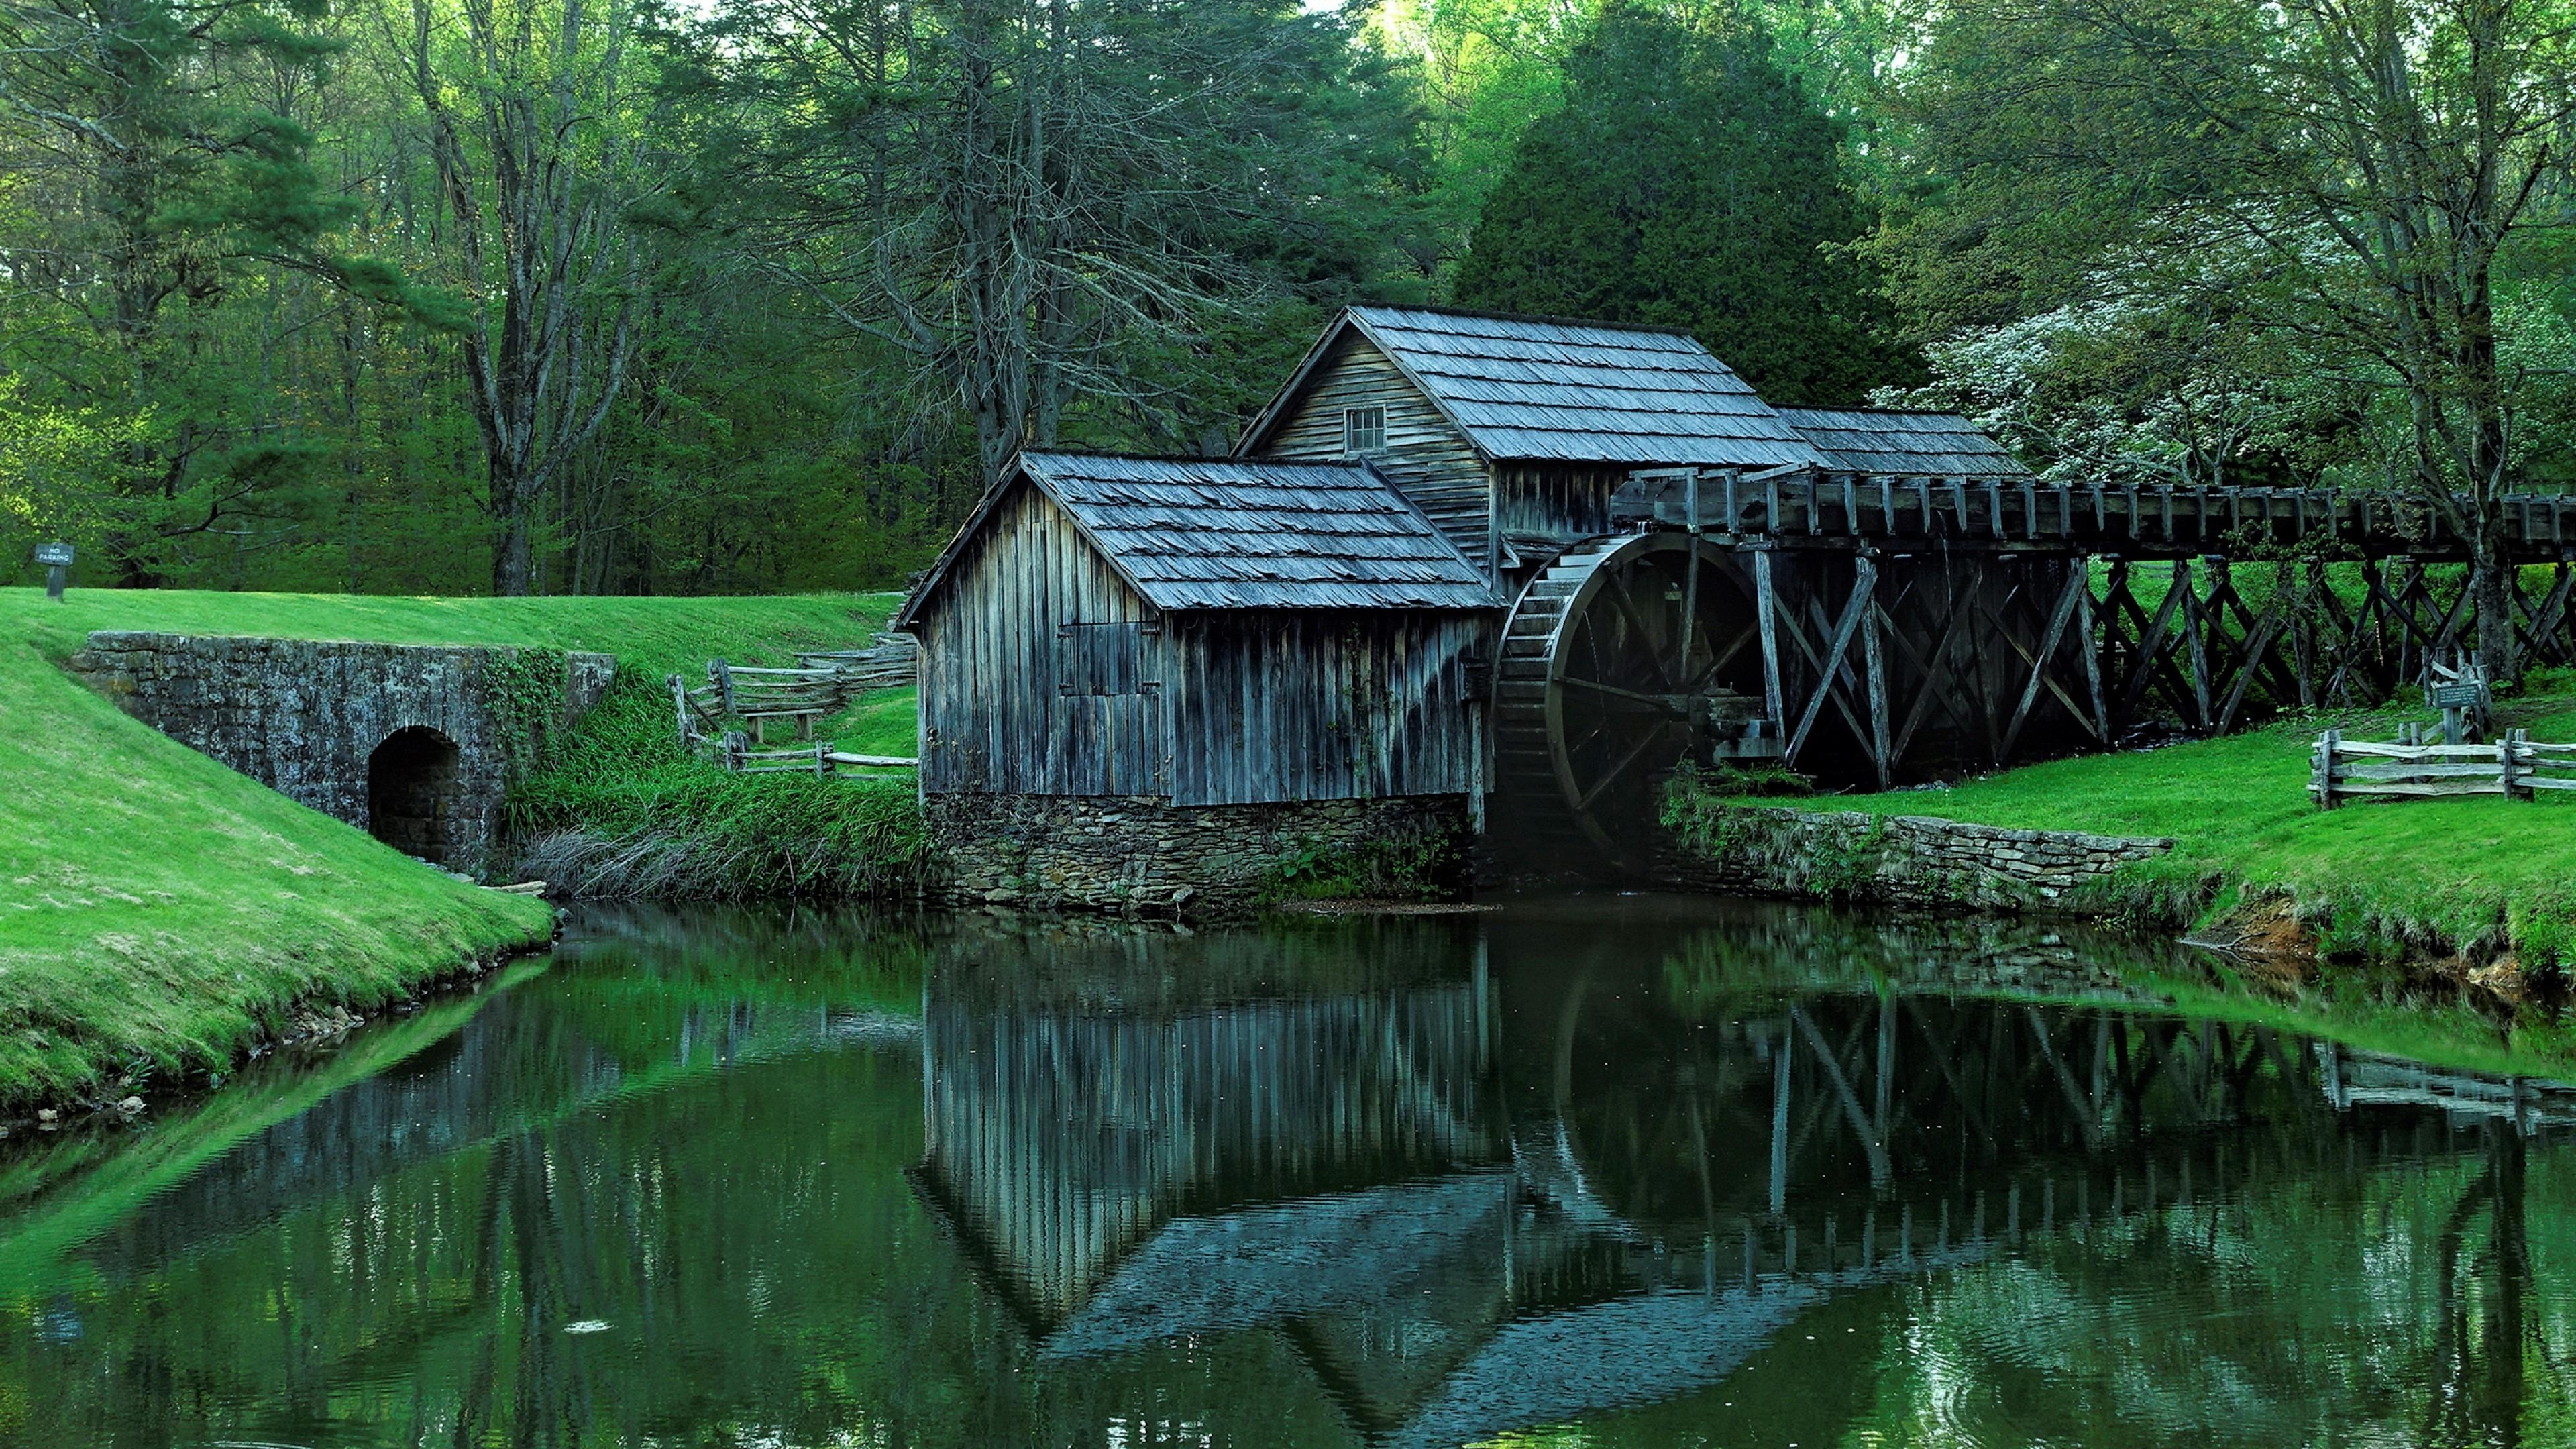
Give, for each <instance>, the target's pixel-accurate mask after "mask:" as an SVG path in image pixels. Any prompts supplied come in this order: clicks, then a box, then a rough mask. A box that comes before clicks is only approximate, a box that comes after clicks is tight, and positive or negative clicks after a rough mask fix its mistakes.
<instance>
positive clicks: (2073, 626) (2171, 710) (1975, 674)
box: [1495, 469, 2576, 857]
mask: <svg viewBox="0 0 2576 1449" xmlns="http://www.w3.org/2000/svg"><path fill="white" fill-rule="evenodd" d="M1611 514H1612V519H1613V523H1614V527H1615V528H1616V529H1618V530H1620V531H1617V532H1613V533H1610V534H1605V535H1602V536H1599V537H1595V538H1591V539H1586V540H1582V541H1580V542H1577V543H1575V544H1573V545H1572V546H1570V547H1564V546H1561V545H1551V544H1545V543H1542V542H1541V541H1539V540H1534V539H1533V540H1523V539H1514V540H1512V542H1513V543H1514V545H1515V546H1516V548H1520V549H1521V550H1522V551H1523V554H1524V556H1525V557H1528V556H1530V555H1535V556H1536V558H1537V559H1538V560H1542V561H1541V562H1539V563H1538V565H1537V567H1536V569H1535V571H1534V572H1532V573H1531V574H1530V575H1529V576H1528V581H1527V582H1526V583H1525V584H1524V585H1523V587H1522V589H1521V590H1520V593H1519V596H1518V600H1517V602H1516V604H1515V607H1514V610H1513V613H1512V615H1511V618H1510V621H1509V623H1508V624H1507V625H1506V628H1505V634H1504V638H1503V641H1502V644H1501V646H1500V669H1499V674H1498V678H1497V688H1496V699H1495V740H1496V778H1497V784H1498V785H1499V786H1500V787H1501V789H1502V790H1503V791H1504V792H1505V794H1506V796H1507V797H1508V803H1509V804H1510V806H1511V808H1512V811H1513V813H1514V814H1515V815H1516V816H1517V817H1518V819H1519V820H1520V821H1521V823H1522V828H1523V829H1524V830H1525V831H1527V832H1528V833H1530V834H1532V835H1533V836H1535V837H1536V838H1537V839H1538V840H1539V841H1541V842H1542V843H1547V842H1556V841H1563V842H1565V843H1568V844H1572V843H1577V842H1587V843H1589V844H1590V845H1592V846H1594V847H1595V848H1598V849H1602V850H1606V851H1609V852H1610V853H1611V854H1612V855H1613V856H1614V857H1615V856H1616V855H1617V854H1618V852H1619V851H1620V850H1621V849H1622V848H1623V847H1622V845H1621V842H1622V841H1625V840H1633V839H1635V838H1636V832H1635V831H1634V830H1633V829H1630V828H1628V827H1629V826H1630V825H1632V824H1633V822H1635V821H1636V820H1637V818H1638V817H1639V813H1640V812H1641V811H1642V812H1645V813H1646V814H1651V811H1652V805H1651V784H1650V782H1651V781H1652V780H1654V779H1659V778H1661V777H1662V775H1663V774H1664V773H1666V772H1668V771H1669V770H1670V769H1671V768H1672V767H1673V766H1674V765H1675V764H1676V763H1678V762H1679V761H1681V760H1683V759H1697V760H1700V761H1702V762H1708V761H1710V760H1712V759H1726V758H1730V757H1732V758H1738V759H1741V758H1744V757H1747V756H1771V757H1775V758H1778V759H1780V760H1782V761H1784V762H1785V763H1786V764H1787V765H1788V766H1789V767H1791V768H1793V769H1796V770H1799V771H1801V772H1803V773H1807V774H1811V775H1815V776H1817V777H1819V778H1822V779H1825V780H1827V781H1829V782H1831V783H1836V784H1851V785H1875V786H1878V787H1882V788H1883V787H1885V786H1888V785H1891V784H1895V783H1898V782H1900V781H1905V780H1915V779H1928V778H1940V777H1946V776H1954V775H1957V774H1962V773H1967V772H1972V771H1978V770H1985V769H1993V768H1999V767H2001V766H2004V765H2007V764H2012V763H2015V762H2018V761H2023V760H2029V759H2035V758H2042V757H2046V756H2049V755H2056V754H2064V753H2069V752H2073V751H2077V750H2082V749H2100V748H2109V747H2112V746H2115V745H2117V744H2119V743H2121V742H2123V741H2126V740H2135V739H2138V738H2142V737H2148V736H2152V735H2154V734H2158V733H2163V734H2172V733H2177V732H2179V733H2190V734H2220V733H2225V732H2227V731H2230V730H2233V729H2235V728H2237V727H2239V726H2240V725H2243V724H2245V723H2247V722H2248V721H2251V720H2254V719H2257V718H2261V717H2263V716H2266V715H2268V714H2271V713H2274V712H2277V711H2280V710H2284V709H2293V708H2301V709H2304V708H2318V707H2327V706H2349V705H2356V704H2364V703H2370V702H2375V701H2377V700H2380V699H2384V698H2387V697H2388V696H2389V695H2391V694H2392V693H2393V692H2394V691H2396V690H2397V689H2399V688H2400V687H2402V686H2404V685H2407V684H2410V683H2414V682H2417V681H2419V680H2420V679H2421V678H2422V677H2423V676H2424V674H2425V671H2426V669H2427V667H2428V665H2429V664H2430V663H2431V662H2432V661H2434V660H2436V659H2442V658H2448V657H2452V656H2456V655H2459V654H2463V653H2465V652H2466V651H2467V650H2468V649H2469V648H2470V647H2472V646H2473V645H2474V643H2475V638H2474V635H2475V621H2474V607H2473V603H2472V599H2471V595H2470V581H2469V577H2468V573H2469V570H2468V569H2467V568H2466V567H2465V560H2466V558H2467V556H2468V550H2467V547H2466V545H2465V543H2464V542H2463V541H2462V540H2461V538H2460V537H2459V536H2458V534H2457V533H2456V532H2455V531H2454V530H2453V529H2452V528H2451V527H2450V525H2449V523H2448V522H2446V521H2445V519H2444V518H2443V516H2442V514H2441V512H2440V511H2439V510H2435V509H2432V508H2429V507H2427V506H2425V505H2424V504H2422V503H2421V502H2419V501H2416V500H2410V499H2404V498H2398V499H2391V498H2390V497H2387V496H2384V495H2355V494H2343V493H2338V492H2330V491H2326V490H2301V489H2262V488H2193V487H2182V486H2153V485H2111V484H2102V485H2072V484H2050V483H2043V482H2037V481H2033V480H2027V479H2008V480H2007V479H1975V478H1902V477H1892V476H1877V475H1863V474H1849V473H1844V474H1828V473H1818V472H1815V471H1813V470H1803V471H1802V470H1788V469H1784V470H1774V471H1772V472H1769V473H1745V472H1742V471H1740V470H1698V471H1690V470H1654V471H1647V472H1641V473H1637V474H1634V475H1632V477H1631V479H1630V482H1629V484H1628V486H1627V487H1626V488H1624V489H1622V490H1621V491H1620V492H1619V494H1618V495H1617V496H1616V497H1615V498H1614V500H1613V503H1612V509H1611ZM2571 515H2576V501H2571V500H2569V499H2566V498H2561V497H2557V496H2553V495H2541V494H2534V495H2517V496H2514V497H2510V498H2508V499H2507V500H2506V505H2505V517H2506V523H2507V549H2508V556H2509V557H2510V558H2511V559H2512V560H2513V561H2514V563H2515V564H2516V568H2515V571H2514V574H2513V576H2512V578H2511V579H2510V581H2509V585H2508V589H2507V594H2508V598H2509V602H2510V604H2511V607H2512V610H2513V615H2514V625H2515V629H2516V635H2517V638H2518V641H2519V648H2520V651H2521V655H2522V658H2523V659H2524V660H2525V661H2527V662H2529V663H2534V664H2564V663H2576V629H2571V625H2576V607H2571V605H2576V598H2571V593H2572V592H2576V568H2571V561H2576V516H2571ZM1558 548H1561V551H1556V552H1554V553H1553V554H1552V556H1551V553H1550V550H1551V549H1558Z"/></svg>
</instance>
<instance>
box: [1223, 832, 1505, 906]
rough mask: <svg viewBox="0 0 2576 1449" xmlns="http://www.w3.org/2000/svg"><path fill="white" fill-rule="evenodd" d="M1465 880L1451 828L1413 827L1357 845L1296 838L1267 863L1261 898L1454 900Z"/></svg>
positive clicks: (1462, 846)
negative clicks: (1270, 865)
mask: <svg viewBox="0 0 2576 1449" xmlns="http://www.w3.org/2000/svg"><path fill="white" fill-rule="evenodd" d="M1466 881H1467V846H1466V842H1465V841H1463V840H1461V839H1460V838H1459V837H1458V835H1457V834H1456V833H1455V832H1453V831H1446V830H1435V829H1427V828H1426V829H1415V830H1409V831H1404V832H1401V833H1398V834H1394V835H1387V836H1380V837H1376V838H1374V839H1370V840H1364V841H1361V842H1359V843H1358V844H1356V845H1354V844H1350V843H1348V842H1344V841H1338V840H1327V839H1322V838H1312V837H1310V838H1306V839H1301V840H1299V841H1297V842H1295V843H1294V844H1292V845H1291V846H1290V847H1289V848H1288V849H1287V850H1286V851H1285V852H1283V853H1282V854H1281V855H1280V857H1279V859H1278V861H1277V862H1276V863H1275V864H1274V865H1273V866H1272V867H1271V871H1270V876H1269V879H1268V880H1267V881H1266V882H1264V884H1263V886H1262V889H1261V898H1262V899H1263V900H1266V901H1330V900H1377V901H1440V900H1454V899H1456V898H1457V896H1458V895H1459V893H1460V892H1461V891H1462V890H1464V889H1465V887H1466Z"/></svg>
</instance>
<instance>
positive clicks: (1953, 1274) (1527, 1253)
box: [0, 897, 2576, 1449]
mask: <svg viewBox="0 0 2576 1449" xmlns="http://www.w3.org/2000/svg"><path fill="white" fill-rule="evenodd" d="M2201 969H2202V967H2201V966H2200V965H2199V964H2197V963H2195V962H2194V961H2192V960H2190V959H2189V958H2187V957H2185V956H2183V955H2181V954H2179V948H2160V947H2152V946H2145V945H2138V944H2133V943H2126V942H2122V941H2118V940H2115V939H2109V938H2100V939H2097V938H2090V937H2083V936H2076V935H2071V934H2069V935H2060V934H2051V933H2048V932H2046V931H2043V930H2037V929H2031V928H2019V927H2011V926H2006V925H2000V924H1993V923H1980V922H1951V923H1932V924H1925V923H1912V924H1908V923H1900V922H1892V921H1875V920H1867V919H1861V918H1856V917H1851V916H1845V915H1839V914H1834V913H1830V912H1824V911H1815V910H1800V909H1792V908H1785V907H1764V906H1752V905H1743V904H1734V903H1726V902H1712V901H1682V900H1673V899H1658V898H1652V897H1644V898H1624V899H1623V898H1607V899H1566V900H1541V901H1529V902H1521V903H1517V904H1514V905H1512V906H1510V907H1508V908H1506V909H1505V910H1503V911H1501V912H1498V913H1492V914H1484V915H1476V916H1461V917H1437V918H1420V919H1384V918H1380V919H1360V920H1338V921H1337V920H1315V921H1311V922H1292V923H1284V924H1276V925H1271V926H1265V927H1262V928H1259V929H1247V930H1241V931H1209V932H1200V933H1188V932H1175V931H1172V930H1170V929H1165V928H1148V927H1135V926H1124V925H1113V924H1108V923H1101V922H1085V921H1047V920H1034V919H1033V920H1006V919H999V918H966V919H939V918H900V917H887V916H881V915H870V914H864V913H836V912H819V913H818V912H813V911H803V912H789V911H778V912H766V913H761V912H730V911H712V910H705V911H690V912H664V911H654V910H642V909H635V910H626V909H604V908H591V909H588V910H586V911H584V912H583V913H582V914H581V915H580V916H579V917H578V918H577V919H576V921H575V922H574V925H573V927H572V929H571V931H570V933H569V934H568V936H567V938H566V940H565V942H564V943H563V945H562V947H561V948H560V949H559V950H558V951H557V952H556V953H555V954H554V956H553V958H552V959H551V960H550V961H548V962H543V963H532V964H529V965H525V966H522V967H520V968H517V969H515V970H514V971H512V972H511V973H510V974H509V976H508V977H507V979H504V980H501V981H497V982H495V983H494V984H492V985H491V986H490V987H488V988H486V989H485V990H483V991H481V992H479V993H476V994H473V995H470V996H456V997H449V998H445V999H441V1000H435V1001H432V1002H430V1003H428V1004H427V1005H426V1006H425V1007H424V1008H423V1009H422V1010H420V1011H419V1012H417V1013H416V1014H414V1015H411V1016H408V1017H403V1018H399V1019H395V1020H393V1021H390V1022H387V1023H383V1024H378V1025H374V1026H370V1027H368V1028H366V1029H365V1030H362V1031H360V1032H357V1033H355V1034H353V1035H352V1036H350V1037H349V1038H348V1039H347V1040H346V1041H345V1042H343V1043H341V1044H339V1045H338V1046H337V1047H336V1048H335V1049H333V1050H331V1051H328V1052H321V1053H315V1054H310V1055H307V1056H303V1057H299V1058H297V1059H293V1060H271V1061H269V1062H266V1063H262V1064H259V1066H258V1067H257V1068H255V1069H254V1070H252V1071H250V1072H248V1073H245V1075H244V1078H243V1080H241V1081H239V1082H237V1083H235V1084H234V1085H232V1086H230V1087H228V1088H227V1089H225V1090H224V1091H222V1092H220V1093H216V1094H214V1095H212V1096H211V1097H208V1098H206V1099H204V1100H203V1101H201V1102H199V1103H197V1104H195V1105H194V1106H193V1107H190V1108H187V1109H185V1110H174V1111H170V1112H167V1113H163V1114H159V1115H158V1116H157V1117H156V1118H155V1119H154V1120H151V1121H149V1122H147V1123H146V1124H145V1125H141V1126H137V1127H131V1128H124V1129H115V1130H109V1129H103V1128H102V1129H93V1130H86V1131H82V1132H70V1133H64V1134H59V1135H57V1136H56V1137H55V1138H53V1139H50V1140H47V1141H45V1142H43V1143H40V1144H37V1145H34V1146H32V1147H29V1146H20V1147H18V1148H16V1149H14V1151H13V1153H12V1154H11V1155H10V1156H8V1157H5V1158H0V1204H5V1211H6V1216H5V1218H0V1442H6V1443H12V1444H27V1445H47V1446H57V1445H120V1446H122V1445H164V1444H168V1445H260V1446H281V1445H283V1446H324V1445H332V1446H338V1445H430V1444H437V1445H530V1446H570V1445H584V1446H608V1445H617V1446H630V1445H631V1446H643V1445H702V1444H727V1445H764V1446H789V1445H883V1446H909V1445H961V1446H988V1445H990V1446H1015V1445H1047V1446H1055V1445H1063V1446H1101V1449H1133V1446H1145V1445H1161V1444H1189V1445H1242V1446H1287V1445H1406V1446H1411V1445H1420V1446H1447V1445H1457V1444H1510V1445H1587V1446H1631V1445H1635V1446H1646V1445H1655V1446H1663V1445H1673V1446H1679V1445H1727V1446H1737V1445H1744V1446H1824V1445H1977V1446H1984V1445H2015V1446H2018V1445H2041V1444H2047V1445H2085V1446H2150V1445H2153V1446H2163V1445H2178V1444H2216V1445H2248V1446H2253V1445H2261V1446H2267V1449H2268V1446H2281V1445H2293V1444H2355V1445H2359V1444H2368V1445H2391V1444H2407V1445H2465V1444H2495V1445H2507V1444H2530V1445H2557V1444H2568V1443H2576V1366H2571V1364H2570V1360H2569V1355H2570V1353H2571V1352H2576V1213H2571V1211H2570V1209H2571V1208H2576V1089H2571V1088H2568V1087H2565V1086H2561V1085H2557V1084H2553V1083H2549V1082H2545V1081H2535V1080H2529V1079H2523V1078H2513V1077H2502V1076H2493V1075H2486V1074H2481V1073H2477V1072H2471V1071H2466V1070H2453V1069H2442V1068H2436V1067H2432V1066H2426V1065H2422V1064H2419V1063H2415V1062H2411V1061H2407V1060H2403V1059H2399V1058H2394V1057H2389V1056H2385V1055H2379V1054H2374V1053H2371V1052H2367V1051H2361V1050H2357V1049H2354V1048H2351V1047H2346V1046H2337V1045H2334V1044H2331V1043H2328V1042H2325V1041H2321V1040H2316V1039H2309V1038H2304V1037H2301V1036H2298V1035H2296V1034H2293V1033H2291V1032H2289V1031H2286V1030H2283V1029H2281V1028H2279V1027H2277V1026H2270V1025H2264V1024H2262V1023H2263V1021H2264V1020H2265V1019H2266V1018H2265V1016H2264V1014H2263V1013H2261V1012H2259V1011H2246V1012H2236V1013H2231V1014H2223V1015H2217V1016H2204V1017H2195V1016H2192V1015H2188V1014H2181V1013H2177V1012H2176V1011H2174V1010H2172V1009H2170V1008H2169V1007H2167V1006H2165V1005H2164V1004H2162V998H2161V997H2160V996H2158V995H2155V994H2151V993H2148V992H2145V991H2143V990H2141V989H2140V987H2139V985H2138V983H2140V982H2141V981H2147V980H2152V979H2154V978H2155V977H2156V976H2157V975H2159V974H2162V975H2165V976H2168V977H2173V978H2176V979H2180V978H2187V977H2189V976H2190V975H2192V974H2193V973H2195V972H2197V971H2200V970H2201ZM2194 999H2205V998H2194Z"/></svg>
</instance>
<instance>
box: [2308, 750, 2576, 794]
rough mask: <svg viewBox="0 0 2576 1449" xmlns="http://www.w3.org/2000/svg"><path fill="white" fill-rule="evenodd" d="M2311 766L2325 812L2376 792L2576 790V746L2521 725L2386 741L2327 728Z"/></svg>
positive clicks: (2311, 789) (2311, 786) (2312, 788)
mask: <svg viewBox="0 0 2576 1449" xmlns="http://www.w3.org/2000/svg"><path fill="white" fill-rule="evenodd" d="M2309 769H2310V774H2309V780H2308V793H2309V794H2310V795H2312V796H2314V797H2315V798H2316V802H2317V804H2318V805H2319V806H2321V807H2323V808H2325V809H2328V810H2331V809H2333V808H2334V807H2335V806H2336V805H2338V804H2340V803H2342V802H2343V801H2345V800H2348V799H2353V798H2356V797H2371V796H2379V797H2395V798H2400V799H2431V798H2436V797H2441V796H2451V795H2501V796H2504V797H2506V798H2508V799H2511V798H2515V797H2519V798H2521V799H2525V800H2528V799H2532V798H2534V797H2535V796H2536V794H2537V792H2539V791H2542V790H2576V745H2551V744H2535V743H2533V742H2532V740H2531V738H2530V735H2529V733H2528V732H2527V731H2524V730H2512V731H2508V732H2507V733H2506V735H2505V736H2504V738H2502V739H2500V740H2497V741H2495V742H2494V743H2493V744H2475V745H2472V744H2456V745H2453V744H2441V745H2421V744H2381V743H2378V742H2375V741H2368V740H2347V739H2345V738H2343V735H2342V732H2341V731H2339V730H2327V731H2326V732H2325V733H2323V734H2321V735H2319V736H2317V743H2316V749H2315V751H2314V753H2313V755H2312V756H2311V760H2310V766H2309Z"/></svg>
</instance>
